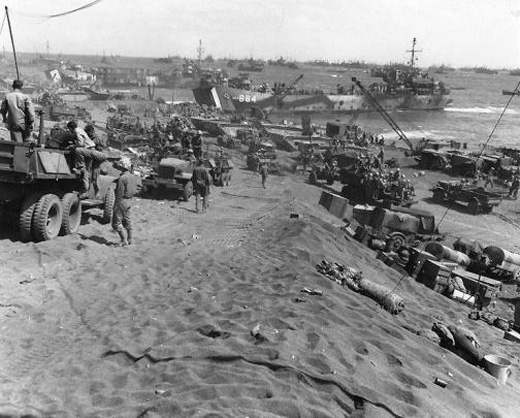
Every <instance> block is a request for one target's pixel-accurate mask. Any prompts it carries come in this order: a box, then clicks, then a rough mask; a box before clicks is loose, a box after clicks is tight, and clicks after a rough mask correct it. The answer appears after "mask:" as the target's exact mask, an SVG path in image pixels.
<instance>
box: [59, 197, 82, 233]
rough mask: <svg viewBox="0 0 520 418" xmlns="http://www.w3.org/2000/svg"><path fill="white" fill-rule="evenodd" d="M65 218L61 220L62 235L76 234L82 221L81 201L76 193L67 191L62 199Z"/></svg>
mask: <svg viewBox="0 0 520 418" xmlns="http://www.w3.org/2000/svg"><path fill="white" fill-rule="evenodd" d="M61 206H62V208H63V218H62V220H61V230H60V234H61V235H69V234H75V233H76V232H78V229H79V225H80V223H81V201H80V200H79V197H78V195H77V194H76V193H67V194H65V196H63V198H62V199H61Z"/></svg>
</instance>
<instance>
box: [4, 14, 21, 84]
mask: <svg viewBox="0 0 520 418" xmlns="http://www.w3.org/2000/svg"><path fill="white" fill-rule="evenodd" d="M5 15H6V17H7V24H8V25H9V35H11V44H12V45H13V56H14V66H15V68H16V78H17V79H18V80H20V70H18V59H17V58H16V48H15V47H14V39H13V30H12V29H11V20H10V19H9V11H8V10H7V6H5Z"/></svg>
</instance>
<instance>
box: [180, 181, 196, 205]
mask: <svg viewBox="0 0 520 418" xmlns="http://www.w3.org/2000/svg"><path fill="white" fill-rule="evenodd" d="M192 194H193V183H192V182H191V181H189V182H187V183H186V184H185V185H184V189H183V190H182V200H184V201H185V202H187V201H188V200H190V197H191V195H192Z"/></svg>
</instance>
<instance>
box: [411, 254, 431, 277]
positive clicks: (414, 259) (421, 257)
mask: <svg viewBox="0 0 520 418" xmlns="http://www.w3.org/2000/svg"><path fill="white" fill-rule="evenodd" d="M409 251H410V261H408V264H407V265H406V271H407V272H408V274H409V275H410V276H412V277H416V276H417V275H418V274H419V272H420V271H421V269H422V268H423V265H424V263H425V262H426V260H436V257H435V256H434V255H433V254H430V253H429V252H427V251H423V250H418V249H417V248H410V249H409Z"/></svg>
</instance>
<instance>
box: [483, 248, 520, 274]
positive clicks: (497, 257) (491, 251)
mask: <svg viewBox="0 0 520 418" xmlns="http://www.w3.org/2000/svg"><path fill="white" fill-rule="evenodd" d="M483 253H484V254H485V255H487V256H488V257H489V259H490V260H491V262H492V263H493V264H495V265H497V266H499V267H500V268H502V269H504V270H507V271H510V272H513V273H514V272H516V271H518V270H520V254H515V253H512V252H510V251H508V250H505V249H503V248H500V247H495V246H493V245H490V246H488V247H486V248H484V250H483Z"/></svg>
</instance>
